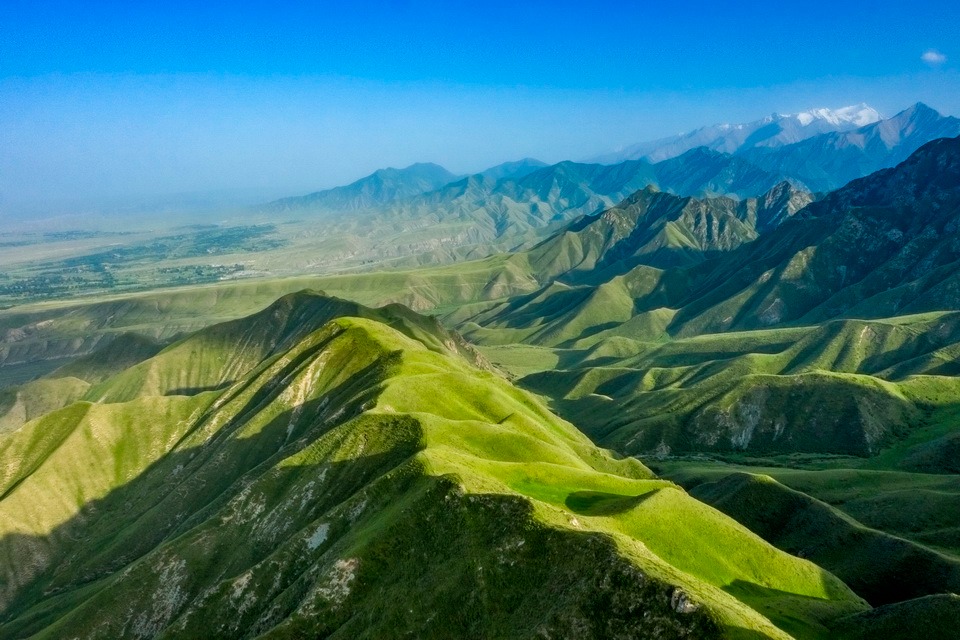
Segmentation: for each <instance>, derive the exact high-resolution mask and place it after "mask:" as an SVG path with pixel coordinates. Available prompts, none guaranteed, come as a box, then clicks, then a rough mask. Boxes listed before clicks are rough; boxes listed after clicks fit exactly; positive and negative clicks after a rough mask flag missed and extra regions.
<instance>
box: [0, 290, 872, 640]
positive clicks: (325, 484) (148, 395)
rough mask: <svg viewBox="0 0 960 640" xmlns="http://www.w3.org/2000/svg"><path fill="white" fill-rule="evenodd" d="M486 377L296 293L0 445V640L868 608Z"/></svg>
mask: <svg viewBox="0 0 960 640" xmlns="http://www.w3.org/2000/svg"><path fill="white" fill-rule="evenodd" d="M391 325H392V326H391ZM214 362H219V363H221V366H222V368H221V369H218V368H217V367H216V366H214V364H212V363H214ZM478 364H479V365H480V366H481V367H482V366H483V361H482V359H480V358H478V357H477V356H476V354H474V353H472V351H470V349H469V347H468V346H466V345H464V344H463V343H461V342H459V341H458V340H457V339H456V336H454V335H452V334H449V333H447V332H445V331H444V330H442V329H441V328H439V326H437V325H436V323H434V322H433V321H431V320H429V319H425V318H421V317H419V316H416V315H415V314H412V313H410V312H409V311H405V310H402V309H400V308H391V309H387V310H381V311H370V310H366V309H364V308H362V307H358V306H356V305H352V304H350V303H345V302H342V301H338V300H335V299H330V298H326V297H323V296H319V295H313V294H299V295H296V296H292V297H289V298H285V299H283V300H281V301H279V302H278V303H277V304H276V305H273V306H272V307H270V308H268V309H267V310H265V311H264V312H263V313H261V314H258V315H256V316H253V317H251V318H249V319H247V320H245V321H243V322H240V323H232V324H226V325H219V326H216V327H212V328H211V329H208V330H205V331H201V332H199V333H197V334H194V335H193V336H191V337H188V338H186V339H184V340H182V341H180V342H177V343H175V344H173V345H171V346H170V347H168V348H167V349H165V350H164V351H162V352H161V353H159V354H158V355H156V356H154V357H152V358H149V359H147V360H144V361H143V362H142V363H141V364H138V365H135V366H134V367H132V368H130V369H127V370H125V371H123V372H121V373H119V374H117V375H114V376H111V377H109V378H107V379H105V380H103V381H101V382H98V383H96V384H95V386H94V387H93V388H92V389H91V393H90V394H89V395H88V398H89V400H93V401H94V402H90V401H89V400H88V401H84V402H78V403H74V404H71V405H69V406H66V407H64V408H63V409H60V410H58V411H54V412H52V413H49V414H46V415H44V416H43V417H41V418H39V419H36V420H33V421H31V422H28V423H27V424H26V425H24V426H23V427H21V428H20V429H18V430H17V431H14V432H12V433H10V434H7V435H5V436H0V460H3V461H4V466H3V468H2V476H0V496H2V499H0V514H2V517H0V527H3V531H2V537H0V567H2V571H3V573H2V575H3V579H2V580H0V584H2V585H3V586H2V590H0V608H2V614H0V615H2V618H0V619H2V622H0V635H3V636H4V637H22V636H36V637H38V638H60V637H64V635H65V634H66V635H69V636H73V635H79V636H84V637H120V636H135V637H143V636H155V635H163V636H164V637H197V636H198V635H200V636H203V635H207V636H208V635H210V634H215V635H226V636H237V637H241V636H247V635H250V636H253V635H260V636H263V637H277V638H287V637H302V636H304V635H317V634H318V635H334V636H337V637H384V636H402V635H414V636H418V637H451V636H459V637H462V636H497V637H529V636H531V635H537V634H540V635H547V636H549V637H609V636H610V635H613V634H616V635H620V636H622V637H638V638H639V637H654V636H655V637H664V638H667V637H691V638H707V637H720V636H728V637H744V638H755V637H787V633H790V634H793V635H794V636H795V637H801V638H805V637H810V638H815V637H827V634H828V631H827V629H828V627H829V625H831V624H833V622H834V621H835V620H838V619H839V618H841V617H844V616H847V615H849V614H853V613H856V612H860V611H865V610H866V609H867V605H866V604H865V603H864V602H863V601H862V600H860V599H859V598H858V597H857V596H855V595H854V594H853V593H852V592H851V591H850V590H849V589H848V588H847V587H846V586H845V585H844V584H843V583H842V582H840V581H839V580H838V579H837V578H835V577H834V576H833V575H831V574H830V573H828V572H826V571H824V570H823V569H821V568H820V567H818V566H816V565H814V564H812V563H810V562H808V561H806V560H801V559H799V558H796V557H793V556H790V555H787V554H786V553H784V552H782V551H779V550H777V549H775V548H774V547H772V546H770V545H769V544H767V543H766V542H764V541H762V540H761V539H760V538H759V537H757V536H756V535H755V534H753V533H750V532H749V531H748V530H747V529H746V528H744V527H742V526H741V525H739V524H737V523H736V522H734V521H733V520H731V519H730V518H728V517H727V516H724V515H723V514H722V513H720V512H719V511H716V510H714V509H712V508H711V507H708V506H706V505H704V504H703V503H701V502H699V501H697V500H695V499H693V498H691V497H689V496H688V495H687V494H686V493H685V492H684V491H683V490H682V489H680V488H679V487H677V486H676V485H674V484H672V483H670V482H667V481H663V480H658V479H656V478H655V477H654V476H653V475H652V474H651V473H650V472H649V470H648V469H646V468H645V467H644V466H643V465H641V464H640V463H638V462H636V461H635V460H630V459H625V460H621V459H617V458H616V457H614V456H611V455H610V454H609V453H607V452H605V451H603V450H601V449H598V448H596V447H595V446H594V445H593V444H592V443H591V442H590V441H589V440H588V439H587V438H586V437H584V436H583V435H582V434H580V433H579V432H578V431H577V430H576V429H575V428H574V427H573V426H572V425H570V424H569V423H567V422H564V421H562V420H560V419H558V418H556V417H555V416H553V415H552V414H551V413H550V412H549V411H548V410H547V409H546V408H545V407H544V406H543V405H542V404H540V402H539V401H538V400H537V399H535V398H534V397H533V396H531V395H529V394H528V393H526V392H524V391H521V390H518V389H516V388H514V387H513V386H511V385H510V384H509V383H507V382H506V381H505V380H504V379H503V378H501V377H500V376H499V375H497V374H496V373H494V372H491V371H486V370H483V369H482V368H478V366H477V365H478ZM184 369H186V370H189V371H188V372H187V373H183V372H182V370H184ZM178 370H179V371H180V372H179V373H178Z"/></svg>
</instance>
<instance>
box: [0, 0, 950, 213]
mask: <svg viewBox="0 0 960 640" xmlns="http://www.w3.org/2000/svg"><path fill="white" fill-rule="evenodd" d="M193 4H194V3H182V4H178V3H176V2H166V3H155V4H150V5H147V4H146V3H98V2H83V3H79V2H78V3H44V2H29V3H28V2H18V1H11V0H6V1H5V2H4V3H2V6H0V207H6V208H7V209H11V208H17V207H24V206H27V205H28V204H36V203H41V204H43V203H50V202H54V201H57V202H63V201H70V200H83V199H87V200H90V199H93V200H96V199H101V200H107V199H111V198H114V199H121V200H122V199H123V198H130V197H137V196H141V195H153V194H164V193H172V192H183V191H207V190H232V189H239V188H244V189H252V190H258V189H259V190H263V191H264V192H266V191H270V190H275V191H277V193H284V192H286V191H290V192H294V193H295V192H298V191H301V190H309V189H314V188H321V187H326V186H332V185H334V184H340V183H344V182H347V181H350V180H352V179H354V178H356V177H359V176H361V175H364V174H366V173H369V172H370V171H372V170H373V169H376V168H377V167H381V166H388V165H393V166H400V165H405V164H409V163H412V162H415V161H435V162H439V163H441V164H444V165H445V166H448V168H450V169H451V170H453V171H457V172H468V171H474V170H479V169H481V168H484V167H485V166H487V165H491V164H495V163H497V162H501V161H504V160H509V159H516V158H519V157H523V156H535V157H539V158H541V159H543V160H546V161H556V160H560V159H564V158H582V157H586V156H590V155H593V154H595V153H598V152H601V151H604V150H607V149H609V148H614V147H617V146H619V145H622V144H626V143H630V142H635V141H638V140H643V139H648V138H651V137H658V136H661V135H667V134H670V133H676V132H678V131H682V130H689V129H691V128H694V127H696V126H699V125H702V124H710V123H713V122H719V121H745V120H751V119H755V118H757V117H760V116H762V115H765V114H767V113H770V112H772V111H781V112H790V111H798V110H803V109H806V108H811V107H820V106H828V107H839V106H844V105H846V104H851V103H856V102H861V101H866V102H868V103H870V104H871V105H873V106H875V107H876V108H878V109H879V110H880V111H881V112H882V113H885V114H887V115H891V114H892V113H894V112H895V111H897V110H899V109H900V108H903V107H906V106H908V105H909V104H912V103H913V102H916V101H918V100H922V101H924V102H927V103H929V104H930V105H931V106H934V107H936V108H938V109H940V110H941V111H942V112H945V113H950V114H954V115H960V74H958V71H957V69H958V66H957V61H960V49H958V43H960V40H958V38H957V37H956V34H957V33H960V3H956V2H925V3H924V2H916V3H905V2H897V3H886V2H863V3H857V2H844V3H836V4H830V5H825V4H822V3H810V2H807V3H770V2H763V3H753V2H739V3H736V4H735V5H734V3H729V4H728V5H727V6H725V7H724V6H721V5H720V4H719V3H696V2H686V3H683V2H676V3H671V4H670V5H669V6H665V5H667V3H662V2H657V3H651V2H582V3H572V2H562V1H559V2H526V3H515V2H514V3H506V2H486V3H475V2H471V3H467V2H446V3H440V2H417V1H402V0H395V1H392V2H389V1H388V2H378V3H368V2H349V3H347V2H342V3H341V2H318V3H312V4H310V5H307V4H302V5H287V4H284V3H281V2H273V3H244V2H233V3H221V2H206V3H203V6H202V7H200V8H198V7H195V6H192V5H193ZM198 4H199V3H198ZM928 51H935V52H937V53H938V54H939V56H941V57H942V58H945V59H943V60H941V58H940V57H938V56H937V55H932V54H931V55H928V56H927V60H926V61H924V60H923V59H921V56H923V54H924V53H925V52H928Z"/></svg>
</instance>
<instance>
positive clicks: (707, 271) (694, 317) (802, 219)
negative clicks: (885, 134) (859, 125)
mask: <svg viewBox="0 0 960 640" xmlns="http://www.w3.org/2000/svg"><path fill="white" fill-rule="evenodd" d="M640 222H641V221H640V220H638V222H637V223H636V224H637V226H635V227H631V226H630V222H629V221H625V222H624V224H623V225H622V226H623V228H622V229H621V230H620V232H619V236H620V237H629V235H630V234H631V233H632V230H633V229H637V230H638V235H640V236H641V237H643V236H642V234H643V233H645V232H646V229H645V228H644V227H643V225H642V224H640ZM958 225H960V138H949V139H943V140H938V141H934V142H931V143H929V144H927V145H925V146H924V147H923V148H922V149H920V150H919V151H917V152H916V153H915V154H914V155H912V156H911V157H910V158H909V159H908V160H907V161H905V162H903V163H902V164H900V165H898V166H897V167H896V168H894V169H887V170H883V171H880V172H877V173H875V174H873V175H871V176H869V177H867V178H863V179H861V180H855V181H854V182H852V183H850V184H849V185H848V186H846V187H844V188H843V189H839V190H837V191H835V192H833V193H831V194H829V195H828V196H826V197H825V198H824V199H822V200H820V201H818V202H815V203H813V204H810V205H809V206H807V207H805V208H804V209H803V210H801V211H800V212H798V213H797V214H796V215H793V216H791V217H790V218H789V219H787V220H785V221H783V222H782V223H781V224H780V225H779V226H778V227H777V228H775V229H773V230H771V231H769V232H768V233H765V234H763V235H762V236H761V237H759V238H758V239H757V240H756V241H754V242H749V243H745V244H741V245H740V246H739V247H737V248H735V249H734V250H732V251H727V252H724V253H723V254H721V255H717V256H716V257H715V259H713V260H709V261H706V262H702V263H700V264H695V265H693V266H692V267H689V268H687V269H671V270H667V271H664V270H657V269H651V268H650V267H649V266H647V265H640V266H638V267H636V268H634V269H633V270H627V271H625V269H627V268H629V267H630V266H631V264H632V263H630V262H627V263H625V264H623V265H622V266H621V265H618V267H619V268H618V269H616V270H612V271H610V270H608V271H603V270H599V271H595V272H590V273H587V274H585V275H584V276H583V277H580V278H578V279H573V280H571V281H570V287H572V289H570V287H568V289H569V291H568V290H564V291H562V292H561V291H551V290H549V289H545V290H543V291H541V292H539V293H537V294H533V295H531V296H528V298H527V299H530V300H537V299H543V303H542V304H543V306H545V307H548V308H553V309H562V313H563V316H562V317H559V316H554V317H551V318H549V320H550V321H552V322H555V323H558V324H563V323H564V321H565V320H566V323H567V324H570V325H571V326H572V327H576V328H577V330H576V331H574V330H569V329H568V330H564V331H563V332H562V334H560V335H554V334H551V335H550V337H549V340H550V341H549V342H547V341H544V339H542V338H534V341H535V342H537V343H539V344H547V345H559V344H564V342H563V340H566V341H568V342H571V343H572V342H574V341H576V340H577V339H584V338H587V337H588V336H596V337H598V338H599V337H602V336H603V335H609V333H610V332H611V331H615V330H617V329H616V328H615V327H613V326H611V325H612V324H615V325H622V324H623V323H624V322H625V321H627V320H631V322H633V320H632V319H633V318H644V317H646V318H649V317H650V316H652V315H660V316H663V315H666V316H667V320H666V321H665V322H664V323H662V325H661V324H660V323H657V322H654V323H652V326H653V327H654V333H638V332H636V330H635V329H642V328H644V327H647V326H648V325H650V323H649V322H639V321H637V322H634V324H635V325H637V326H635V327H633V328H632V329H631V328H630V327H627V326H626V325H624V326H623V329H622V331H623V335H628V336H629V337H634V338H638V339H656V338H657V337H658V336H659V335H661V334H663V333H666V334H669V335H673V336H693V335H700V334H708V333H719V332H723V331H736V330H745V329H760V328H765V327H771V326H782V325H784V324H812V323H818V322H823V321H825V320H828V319H831V318H837V317H845V316H846V317H861V318H864V317H865V318H884V317H892V316H896V315H900V314H910V313H920V312H927V311H938V310H949V309H954V308H957V306H958V304H960V297H958V296H960V285H958V266H960V244H958V242H957V239H956V238H957V235H956V233H955V232H956V229H957V228H958ZM688 226H689V225H688ZM718 228H719V226H718ZM604 288H606V289H611V288H614V289H617V290H619V291H621V293H620V294H618V296H619V297H620V298H621V302H622V304H621V305H620V306H623V307H624V308H631V309H632V310H631V312H630V313H629V315H627V317H621V316H615V317H613V318H606V319H604V318H603V317H602V315H593V319H592V320H590V321H589V322H587V323H586V324H584V323H583V322H579V321H575V319H578V318H583V317H584V316H585V314H586V315H590V314H587V308H586V305H588V304H589V303H590V301H591V300H592V299H593V298H594V297H595V296H597V295H600V293H601V291H602V290H603V289H604ZM573 291H575V292H576V293H572V292H573ZM555 297H556V298H557V299H556V300H553V301H551V298H555ZM532 315H535V314H531V313H530V309H528V308H525V306H524V304H523V303H522V301H515V302H509V303H503V304H502V305H501V306H499V307H491V308H487V309H484V310H483V312H482V314H478V315H476V316H475V317H472V318H471V317H468V316H461V317H459V318H458V319H461V320H466V321H472V322H475V323H477V324H480V325H482V326H483V327H484V329H485V331H483V332H476V333H475V334H474V333H472V334H471V335H475V337H476V338H477V339H478V340H487V341H492V342H496V341H498V340H500V338H499V337H498V335H497V334H498V332H501V331H506V330H514V329H520V330H528V329H529V328H530V326H531V325H530V318H531V317H532ZM546 320H547V319H546V318H544V319H541V320H539V322H541V323H542V322H545V321H546ZM611 320H613V323H611ZM638 322H639V324H638ZM528 332H529V331H528ZM508 335H509V334H503V336H505V337H506V336H508ZM506 339H507V340H508V341H509V340H511V339H512V338H510V337H506Z"/></svg>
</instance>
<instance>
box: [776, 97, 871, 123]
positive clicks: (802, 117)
mask: <svg viewBox="0 0 960 640" xmlns="http://www.w3.org/2000/svg"><path fill="white" fill-rule="evenodd" d="M793 117H794V118H796V119H797V120H798V121H799V122H800V124H801V125H803V126H804V127H806V126H807V125H809V124H811V123H813V122H814V121H816V120H822V121H824V122H828V123H829V124H832V125H833V126H835V127H844V126H845V125H846V126H853V127H863V126H866V125H868V124H873V123H874V122H879V121H880V120H881V119H882V118H883V117H882V116H881V115H880V112H878V111H877V110H876V109H874V108H873V107H871V106H870V105H868V104H866V103H863V102H861V103H860V104H856V105H851V106H849V107H842V108H840V109H811V110H810V111H804V112H802V113H798V114H796V115H794V116H793Z"/></svg>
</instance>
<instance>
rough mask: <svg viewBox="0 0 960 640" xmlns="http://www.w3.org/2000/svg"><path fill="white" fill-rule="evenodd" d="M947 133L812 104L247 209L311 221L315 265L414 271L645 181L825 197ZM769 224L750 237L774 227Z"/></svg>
mask: <svg viewBox="0 0 960 640" xmlns="http://www.w3.org/2000/svg"><path fill="white" fill-rule="evenodd" d="M955 135H960V120H958V119H957V118H953V117H945V116H942V115H940V114H939V113H937V112H936V111H935V110H933V109H931V108H930V107H927V106H926V105H923V104H916V105H914V106H913V107H910V108H909V109H906V110H905V111H903V112H901V113H899V114H897V115H895V116H894V117H892V118H889V119H885V120H884V119H880V115H879V114H878V113H877V112H876V110H874V109H872V108H870V107H868V106H866V105H857V106H855V107H847V108H844V109H839V110H836V111H830V110H827V109H818V110H814V111H809V112H805V113H801V114H796V115H791V116H781V115H775V116H770V117H768V118H764V119H762V120H758V121H756V122H753V123H748V124H743V125H717V126H713V127H705V128H703V129H699V130H697V131H695V132H693V133H690V134H686V135H683V136H676V137H673V138H666V139H663V140H659V141H655V142H651V143H646V144H642V145H635V146H634V147H631V148H630V149H628V150H625V151H624V152H621V153H620V154H618V155H617V154H615V155H611V156H607V157H606V158H605V159H606V160H618V162H616V163H615V164H602V163H580V162H571V161H565V162H560V163H557V164H553V165H546V164H545V163H543V162H540V161H538V160H534V159H530V158H527V159H524V160H520V161H517V162H508V163H504V164H501V165H498V166H495V167H491V168H490V169H487V170H485V171H481V172H479V173H477V174H473V175H470V176H457V175H455V174H453V173H451V172H449V171H447V170H446V169H444V168H442V167H440V166H438V165H435V164H415V165H412V166H409V167H406V168H403V169H393V168H390V169H382V170H380V171H377V172H375V173H373V174H371V175H370V176H367V177H365V178H362V179H360V180H357V181H356V182H353V183H351V184H349V185H346V186H343V187H337V188H334V189H329V190H326V191H318V192H315V193H311V194H308V195H304V196H297V197H290V198H284V199H282V200H277V201H274V202H272V203H269V204H266V205H263V206H261V207H259V208H258V211H259V212H260V213H266V214H270V215H295V216H298V217H302V216H310V217H311V218H316V217H322V218H323V220H324V227H323V234H324V238H326V239H327V240H326V241H327V242H328V244H331V245H335V246H336V249H334V250H326V251H323V252H318V253H320V254H321V256H322V257H321V258H320V259H319V261H318V262H315V263H314V265H315V266H323V265H324V264H327V263H328V262H329V264H331V265H332V264H336V265H338V266H343V265H349V264H364V263H370V264H372V263H374V262H378V261H383V260H385V259H388V260H389V259H403V260H405V264H407V265H409V266H417V265H420V264H430V263H440V262H450V261H454V260H460V259H463V258H467V257H469V258H472V257H479V256H482V255H487V254H489V253H491V252H494V251H502V250H505V249H513V248H517V247H522V246H532V244H534V243H536V242H537V241H539V240H541V239H543V238H544V237H546V236H548V235H549V234H551V233H553V232H554V231H556V230H558V229H560V228H561V227H562V226H563V225H564V224H566V223H568V222H570V221H572V220H574V219H576V218H578V217H580V216H582V215H588V214H593V213H597V212H599V211H602V210H605V209H609V208H611V207H614V206H616V205H617V204H618V203H620V202H621V201H622V200H623V199H624V198H627V197H628V196H630V195H631V194H633V193H634V192H636V191H638V190H640V189H643V188H644V187H647V186H653V187H656V188H657V189H658V190H660V191H662V192H665V193H672V194H675V195H678V196H683V197H686V196H694V197H713V196H729V197H733V198H736V199H747V198H751V197H756V196H760V195H762V194H766V193H768V192H769V191H770V190H771V189H773V188H774V187H776V186H777V185H779V184H781V183H783V182H789V183H790V184H791V185H793V187H794V188H795V189H798V190H803V191H809V192H812V193H818V192H826V191H830V190H833V189H836V188H838V187H840V186H843V185H844V184H846V183H847V182H849V181H850V180H853V179H856V178H859V177H862V176H865V175H868V174H869V173H872V172H873V171H876V170H879V169H882V168H886V167H889V166H893V165H895V164H896V163H897V162H900V161H902V160H903V159H905V158H906V157H908V156H909V155H910V154H911V153H912V152H913V151H915V150H916V149H917V148H919V147H920V146H921V145H922V144H924V143H926V142H929V141H930V140H933V139H936V138H940V137H949V136H955ZM777 220H778V219H774V220H773V222H774V223H775V222H776V221H777ZM769 222H770V221H768V223H765V224H764V225H761V226H760V227H758V228H757V231H758V232H762V231H765V230H767V229H769V228H772V227H773V226H776V225H775V224H769ZM728 231H729V230H728Z"/></svg>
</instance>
